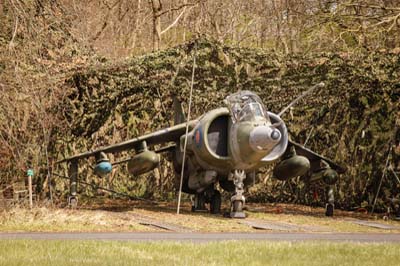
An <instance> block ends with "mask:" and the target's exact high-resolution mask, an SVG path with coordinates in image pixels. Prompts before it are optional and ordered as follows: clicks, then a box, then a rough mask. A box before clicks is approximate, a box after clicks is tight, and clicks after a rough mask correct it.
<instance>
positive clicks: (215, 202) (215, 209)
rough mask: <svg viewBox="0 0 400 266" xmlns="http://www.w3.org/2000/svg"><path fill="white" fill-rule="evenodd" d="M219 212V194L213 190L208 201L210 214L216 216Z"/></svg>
mask: <svg viewBox="0 0 400 266" xmlns="http://www.w3.org/2000/svg"><path fill="white" fill-rule="evenodd" d="M220 212H221V193H219V191H218V190H214V194H213V195H212V196H211V200H210V213H212V214H218V213H220Z"/></svg>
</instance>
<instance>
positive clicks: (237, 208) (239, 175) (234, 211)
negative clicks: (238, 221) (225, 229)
mask: <svg viewBox="0 0 400 266" xmlns="http://www.w3.org/2000/svg"><path fill="white" fill-rule="evenodd" d="M244 179H246V173H245V172H244V171H243V170H235V172H234V175H233V184H234V185H235V195H233V196H232V198H231V213H230V217H231V218H246V215H245V213H244V212H243V206H244V204H245V198H244V196H243V192H244V189H243V188H244V184H243V180H244Z"/></svg>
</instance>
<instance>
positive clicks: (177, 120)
mask: <svg viewBox="0 0 400 266" xmlns="http://www.w3.org/2000/svg"><path fill="white" fill-rule="evenodd" d="M173 101H174V102H173V105H174V124H175V125H177V124H181V123H183V122H185V121H186V116H185V114H184V112H183V108H182V104H181V103H180V101H179V100H178V98H177V97H176V96H174V97H173Z"/></svg>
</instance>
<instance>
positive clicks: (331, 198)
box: [325, 186, 335, 216]
mask: <svg viewBox="0 0 400 266" xmlns="http://www.w3.org/2000/svg"><path fill="white" fill-rule="evenodd" d="M326 194H327V197H328V203H326V211H325V216H333V210H334V209H335V204H334V202H335V195H334V193H333V186H328V187H327V188H326Z"/></svg>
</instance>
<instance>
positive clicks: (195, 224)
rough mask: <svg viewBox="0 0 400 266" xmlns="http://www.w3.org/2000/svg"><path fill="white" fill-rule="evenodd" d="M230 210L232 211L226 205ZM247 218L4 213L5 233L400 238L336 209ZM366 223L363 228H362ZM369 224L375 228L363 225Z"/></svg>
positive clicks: (253, 208) (286, 209)
mask: <svg viewBox="0 0 400 266" xmlns="http://www.w3.org/2000/svg"><path fill="white" fill-rule="evenodd" d="M223 209H224V211H228V206H223ZM246 215H247V217H246V219H230V218H226V217H224V216H223V215H222V214H220V215H212V214H210V213H208V212H197V213H193V212H191V204H190V202H188V201H185V202H183V204H182V208H181V211H180V214H179V215H177V214H176V202H144V201H128V200H111V199H99V200H96V201H93V200H91V201H87V202H84V201H81V202H79V207H78V208H77V209H70V208H68V207H64V208H58V207H51V206H46V207H34V208H33V209H32V210H30V209H28V208H22V207H13V208H10V209H7V210H3V211H0V231H1V232H168V231H170V232H260V231H263V232H285V231H287V232H326V233H334V232H341V233H343V232H360V233H362V232H365V233H367V232H368V233H374V232H376V233H400V222H399V221H395V220H392V219H389V220H384V219H383V215H382V214H376V215H369V214H368V213H365V212H363V211H362V210H361V212H347V211H341V210H335V214H334V217H326V216H325V210H324V208H319V207H309V206H303V205H293V204H271V203H267V204H253V203H249V204H247V210H246ZM360 222H361V224H360ZM364 222H366V223H369V224H367V225H366V224H363V223H364Z"/></svg>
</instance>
